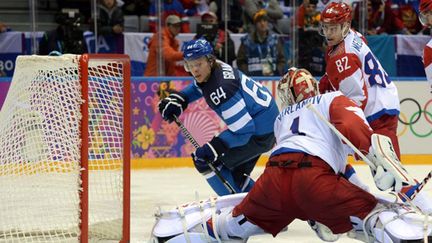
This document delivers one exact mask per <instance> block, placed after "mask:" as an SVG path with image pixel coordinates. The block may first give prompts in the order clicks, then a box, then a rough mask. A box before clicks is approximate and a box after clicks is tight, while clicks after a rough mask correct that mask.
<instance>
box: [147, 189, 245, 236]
mask: <svg viewBox="0 0 432 243" xmlns="http://www.w3.org/2000/svg"><path fill="white" fill-rule="evenodd" d="M245 196H246V193H240V194H233V195H228V196H223V197H218V198H210V199H207V200H204V201H196V202H192V203H187V204H184V205H181V206H179V207H176V208H174V209H171V210H168V211H162V210H160V211H159V212H157V213H156V215H155V216H156V223H155V225H154V227H153V230H152V236H153V238H165V239H173V238H175V237H177V236H178V235H184V237H185V238H188V237H189V236H190V232H196V233H200V234H201V236H202V238H203V239H206V238H208V233H207V232H204V226H203V225H202V224H203V222H206V221H208V220H209V219H211V217H212V215H213V214H214V212H219V211H220V210H221V209H223V208H227V207H232V206H235V205H237V204H239V203H240V202H241V201H242V200H243V198H244V197H245Z"/></svg>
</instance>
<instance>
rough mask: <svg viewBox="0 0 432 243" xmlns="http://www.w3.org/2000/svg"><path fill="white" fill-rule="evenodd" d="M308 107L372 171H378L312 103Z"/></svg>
mask: <svg viewBox="0 0 432 243" xmlns="http://www.w3.org/2000/svg"><path fill="white" fill-rule="evenodd" d="M306 107H307V108H308V109H309V110H311V111H312V112H313V113H315V115H316V116H318V118H319V119H320V120H321V121H323V122H324V124H326V125H327V126H328V127H329V128H330V129H331V130H332V131H333V132H334V133H335V134H336V136H338V137H339V138H340V139H342V141H344V142H345V143H346V144H347V145H348V146H349V147H350V148H352V149H353V150H354V152H355V153H356V154H357V155H358V156H360V158H362V160H363V161H364V162H366V164H368V165H369V166H370V167H371V168H372V169H374V170H376V166H375V164H374V163H372V162H371V161H370V160H369V159H368V158H367V157H366V156H365V155H364V154H363V153H362V152H360V150H358V149H357V148H356V147H355V146H354V144H352V143H351V141H350V140H348V138H346V137H345V136H344V135H343V134H342V133H341V132H339V130H337V129H336V127H335V126H333V125H332V124H331V123H330V122H329V121H328V120H327V119H325V118H324V117H323V116H322V115H321V114H320V113H319V112H318V111H317V110H316V109H315V108H314V107H313V106H312V104H311V103H309V104H308V105H306Z"/></svg>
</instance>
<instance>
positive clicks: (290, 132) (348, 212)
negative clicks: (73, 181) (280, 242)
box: [152, 68, 432, 243]
mask: <svg viewBox="0 0 432 243" xmlns="http://www.w3.org/2000/svg"><path fill="white" fill-rule="evenodd" d="M278 92H279V96H280V97H281V99H282V101H283V103H284V105H285V107H286V108H285V109H283V110H282V111H281V113H280V114H279V116H278V117H277V119H276V121H275V123H274V132H275V136H276V141H277V144H276V146H275V147H274V148H273V150H272V152H271V155H270V158H269V161H268V162H267V164H266V168H265V170H264V172H263V174H262V175H261V176H260V177H259V178H258V180H257V182H256V184H255V185H254V186H253V188H252V190H251V191H250V192H249V193H247V194H246V193H243V194H235V195H229V196H223V197H219V198H210V199H208V200H205V201H196V202H193V203H189V204H185V205H183V206H179V207H177V208H175V209H173V210H170V211H160V212H158V213H157V215H156V216H157V217H156V219H157V220H156V223H155V225H154V227H153V230H152V241H153V242H169V243H178V242H246V241H247V240H248V238H249V237H250V236H253V235H258V234H272V235H273V236H274V237H275V236H276V235H277V234H278V233H279V232H281V231H282V230H284V229H285V228H286V227H287V226H288V225H289V224H290V223H291V222H292V221H293V220H294V219H300V220H304V221H306V220H311V221H315V222H318V223H319V224H320V225H322V227H320V230H318V231H317V234H318V236H319V237H320V238H321V239H324V240H326V241H335V240H337V239H338V237H337V235H338V234H343V233H346V232H350V234H348V235H349V236H351V237H355V238H356V239H359V240H362V241H364V242H394V243H396V242H409V241H417V240H419V241H421V240H424V241H427V240H428V238H430V235H431V232H432V223H431V222H430V220H429V219H428V215H427V213H425V211H428V210H429V209H430V208H431V205H430V202H429V201H428V200H427V199H425V198H423V199H424V200H421V202H420V203H419V202H417V203H418V204H419V205H421V207H420V206H418V207H417V206H414V205H413V204H412V203H413V202H414V201H411V200H410V198H412V196H413V195H415V193H413V192H410V193H408V192H407V191H403V190H402V188H407V187H408V188H413V191H415V190H416V188H419V184H418V183H417V181H415V180H414V179H413V178H411V177H410V176H409V175H408V173H407V172H406V171H405V169H404V168H403V167H402V165H401V164H400V162H399V160H398V159H397V156H396V155H395V154H394V152H393V151H394V149H393V146H392V143H391V140H389V139H388V138H387V137H385V136H382V135H377V134H373V132H372V129H371V128H370V127H369V125H368V123H367V122H366V120H365V116H364V114H363V112H362V110H361V109H360V108H359V107H358V106H357V105H356V104H355V103H354V102H353V101H352V100H350V99H348V98H347V97H346V96H344V95H343V94H342V93H341V92H340V91H336V92H332V93H326V94H322V95H319V92H318V91H317V82H316V80H315V79H314V78H313V77H312V75H311V74H310V73H309V72H308V71H307V70H304V69H296V68H291V69H290V70H289V71H288V72H287V73H286V74H285V76H283V77H282V79H281V80H280V82H279V84H278ZM309 106H312V107H313V109H314V110H316V111H318V112H319V113H320V114H321V115H322V117H324V118H325V119H326V120H327V121H328V122H329V123H330V124H332V125H333V126H334V127H335V128H336V129H337V130H338V131H339V132H340V133H341V134H342V135H343V136H345V137H346V138H347V139H349V141H351V143H352V144H353V145H354V146H355V148H356V149H358V150H359V151H361V152H362V153H364V154H365V155H366V156H367V157H368V158H369V160H370V161H371V162H372V163H373V164H371V165H370V168H371V172H372V175H373V178H374V181H375V184H376V185H377V187H378V188H379V189H380V190H382V191H385V190H389V189H393V190H396V191H398V192H400V193H405V194H406V197H407V199H408V200H407V202H405V203H404V204H402V203H398V202H395V201H394V200H387V199H384V198H380V197H377V196H374V195H372V194H371V193H369V192H367V191H365V190H363V189H361V188H360V187H357V186H355V185H354V184H352V183H350V182H349V181H348V180H346V179H345V178H344V177H342V176H340V173H341V172H343V170H344V168H345V165H346V157H347V153H346V151H348V150H347V149H346V146H347V145H346V143H344V142H343V141H342V140H341V138H340V137H339V136H337V135H336V134H335V132H334V131H333V130H332V129H330V126H329V125H327V124H326V123H324V122H323V121H322V120H321V119H320V118H318V117H317V115H316V114H315V113H314V112H313V110H311V109H310V107H309ZM308 108H309V109H308ZM395 198H397V197H395ZM414 200H415V199H414ZM422 210H423V211H422ZM353 222H354V223H353ZM323 229H324V230H323ZM288 234H289V229H288Z"/></svg>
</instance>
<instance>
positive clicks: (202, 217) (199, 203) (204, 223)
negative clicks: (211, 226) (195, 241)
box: [195, 192, 216, 242]
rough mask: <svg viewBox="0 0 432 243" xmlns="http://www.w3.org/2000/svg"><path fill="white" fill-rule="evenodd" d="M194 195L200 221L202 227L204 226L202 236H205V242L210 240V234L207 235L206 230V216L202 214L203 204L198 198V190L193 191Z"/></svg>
mask: <svg viewBox="0 0 432 243" xmlns="http://www.w3.org/2000/svg"><path fill="white" fill-rule="evenodd" d="M195 197H196V200H197V204H198V205H199V210H200V215H201V219H202V220H201V223H202V225H203V228H204V236H205V238H206V240H207V242H211V240H210V236H209V234H208V230H207V223H206V218H205V215H204V205H203V203H204V202H203V201H200V200H199V196H198V192H195ZM212 206H213V205H212ZM212 210H216V209H213V208H212Z"/></svg>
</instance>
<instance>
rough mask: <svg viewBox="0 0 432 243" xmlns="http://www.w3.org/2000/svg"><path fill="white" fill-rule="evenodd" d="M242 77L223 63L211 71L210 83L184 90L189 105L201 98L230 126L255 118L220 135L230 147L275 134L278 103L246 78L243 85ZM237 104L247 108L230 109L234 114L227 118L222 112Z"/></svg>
mask: <svg viewBox="0 0 432 243" xmlns="http://www.w3.org/2000/svg"><path fill="white" fill-rule="evenodd" d="M242 75H243V74H242V73H241V72H240V71H238V70H237V69H234V68H232V67H231V66H229V65H227V64H225V63H221V67H216V68H215V69H214V70H213V71H212V74H211V75H210V77H209V79H208V80H207V82H205V83H197V82H196V81H195V82H194V83H193V84H191V85H189V86H188V87H186V88H185V89H184V90H183V91H182V93H183V94H185V95H186V96H187V97H188V100H189V102H193V101H195V100H196V99H198V98H199V95H198V94H200V95H202V96H203V97H204V98H205V100H206V102H207V104H208V105H209V107H210V108H212V109H213V110H214V111H215V112H216V113H217V114H218V115H219V117H221V118H222V120H224V122H225V124H227V126H229V127H230V126H231V125H232V124H234V123H236V122H238V121H239V119H241V118H244V115H245V114H246V113H249V116H250V117H251V118H252V119H251V120H249V121H248V122H247V123H243V122H242V121H240V123H236V125H239V124H240V125H239V126H237V127H236V128H235V129H236V130H235V131H230V130H225V131H223V132H222V133H221V134H220V135H219V137H220V138H221V139H222V140H223V141H224V142H225V143H226V144H227V145H228V147H230V148H232V147H237V146H242V145H244V144H246V143H247V142H248V141H249V139H250V137H251V136H252V135H264V134H269V133H272V132H273V124H274V121H275V119H276V117H277V115H278V114H279V110H278V108H277V105H276V102H275V101H274V99H273V98H272V96H271V95H270V92H269V91H268V89H267V88H265V87H262V86H260V85H259V84H257V83H255V82H254V81H253V80H251V79H249V78H247V77H244V79H243V81H244V83H242V77H243V76H242ZM246 81H247V83H246ZM245 89H247V90H245ZM251 92H252V93H251ZM253 92H255V93H253ZM257 100H258V101H257ZM238 102H243V103H244V104H245V106H244V107H239V108H241V109H239V110H230V112H232V113H233V115H232V116H231V117H227V118H224V117H223V116H222V113H223V112H224V111H227V110H229V109H230V108H231V107H233V106H234V105H236V104H238ZM260 103H261V104H260ZM263 104H265V105H263ZM266 105H267V107H266ZM231 127H232V126H231Z"/></svg>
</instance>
